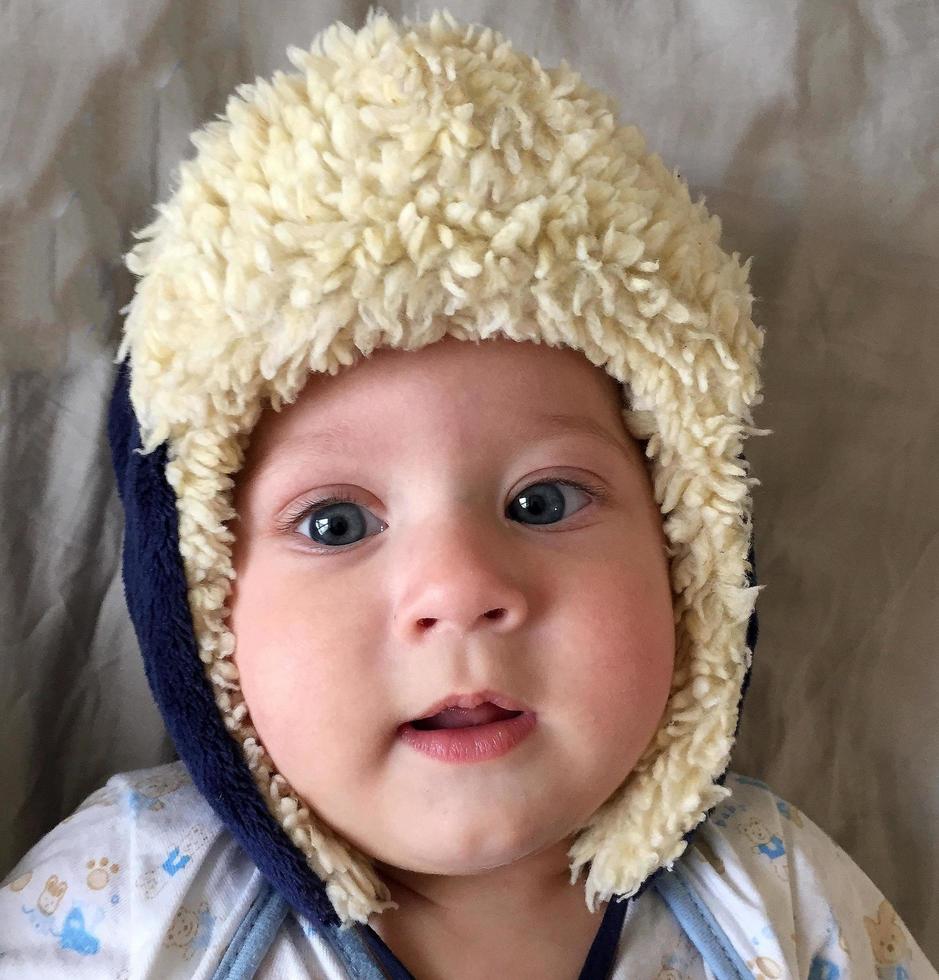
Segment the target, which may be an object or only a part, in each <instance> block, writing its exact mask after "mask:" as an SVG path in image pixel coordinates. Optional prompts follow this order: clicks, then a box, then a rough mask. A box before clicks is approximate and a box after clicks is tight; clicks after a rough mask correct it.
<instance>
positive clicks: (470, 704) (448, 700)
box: [409, 690, 531, 721]
mask: <svg viewBox="0 0 939 980" xmlns="http://www.w3.org/2000/svg"><path fill="white" fill-rule="evenodd" d="M486 701H489V702H491V703H492V704H494V705H496V706H497V707H499V708H505V709H506V711H530V710H531V709H530V708H528V707H526V706H525V705H524V704H522V702H521V701H517V700H516V699H515V698H510V697H509V696H508V695H507V694H502V693H501V692H499V691H492V690H486V691H477V692H476V693H475V694H459V693H455V694H448V695H447V696H446V697H445V698H441V699H440V700H439V701H435V702H434V703H433V704H432V705H430V707H428V708H425V709H424V711H422V712H421V713H420V714H419V715H417V716H416V717H415V718H412V719H409V720H411V721H420V720H421V719H423V718H432V717H433V716H434V715H436V714H437V713H438V712H440V711H443V710H444V708H476V707H478V706H479V705H481V704H484V703H485V702H486Z"/></svg>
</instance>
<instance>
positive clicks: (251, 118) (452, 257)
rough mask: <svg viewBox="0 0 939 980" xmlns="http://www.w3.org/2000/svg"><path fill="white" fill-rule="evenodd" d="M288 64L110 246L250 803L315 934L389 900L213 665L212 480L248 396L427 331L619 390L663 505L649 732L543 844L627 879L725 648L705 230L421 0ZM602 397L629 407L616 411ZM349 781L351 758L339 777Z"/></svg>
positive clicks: (720, 355)
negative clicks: (566, 846) (535, 352)
mask: <svg viewBox="0 0 939 980" xmlns="http://www.w3.org/2000/svg"><path fill="white" fill-rule="evenodd" d="M287 54H288V57H289V59H290V62H291V63H292V64H293V65H294V66H295V67H296V68H297V69H298V72H291V73H284V72H280V71H278V72H276V73H275V74H274V76H273V79H272V80H271V81H269V82H268V81H265V80H260V79H258V80H257V81H256V82H255V83H254V84H253V85H242V86H239V87H238V89H237V90H236V94H235V95H232V96H231V97H230V99H229V101H228V104H227V107H226V110H225V113H224V114H223V115H222V116H221V117H219V118H220V121H215V122H212V123H209V124H207V125H206V126H205V127H203V128H202V129H201V130H199V131H197V132H195V133H194V134H193V135H192V136H191V140H192V142H193V144H194V145H195V146H196V148H197V151H198V152H197V154H196V157H195V159H193V160H188V161H184V162H183V163H181V165H180V167H179V175H178V178H179V179H178V186H177V187H176V189H175V190H174V191H173V193H172V195H171V198H170V199H169V200H168V201H167V202H166V203H165V204H160V205H157V211H158V214H159V217H157V218H156V220H154V221H153V222H152V223H151V224H150V225H148V226H147V227H146V228H144V229H142V230H140V231H138V232H135V237H136V238H138V239H140V241H139V243H138V244H137V245H135V247H134V248H133V249H132V250H131V251H130V252H128V253H127V255H126V256H125V261H126V264H127V267H128V268H129V269H130V270H131V272H133V273H135V274H137V275H139V276H140V279H139V281H138V282H137V284H136V288H135V294H134V297H133V299H132V300H131V302H130V303H129V304H128V305H127V306H126V307H125V308H124V310H122V313H123V312H128V313H129V315H128V316H127V319H126V321H125V327H124V331H125V332H124V337H123V340H122V343H121V345H120V349H119V351H118V354H117V357H116V359H115V361H116V362H120V361H122V360H123V359H124V357H125V356H127V355H128V353H129V354H130V358H131V367H132V383H131V400H132V403H133V406H134V410H135V412H136V414H137V417H138V419H139V420H140V425H141V433H142V437H143V449H142V451H143V452H152V451H153V450H154V449H155V448H157V446H159V445H160V444H162V443H164V442H166V444H167V460H168V462H167V467H166V475H167V480H168V482H169V483H170V485H171V486H172V487H173V490H174V493H175V494H176V498H177V510H178V515H179V537H180V551H181V554H182V559H183V562H184V566H185V572H186V578H187V584H188V595H189V605H190V610H191V613H192V617H193V626H194V631H195V635H196V638H197V642H198V646H199V655H200V657H201V660H202V662H203V664H204V667H205V671H206V674H207V676H208V678H209V679H210V681H211V684H212V687H213V691H214V693H215V698H216V703H217V704H218V708H219V710H220V712H221V714H222V717H223V719H224V721H225V724H226V727H227V729H228V731H229V732H230V734H231V736H232V737H233V738H234V739H235V740H236V741H237V743H238V744H239V745H240V747H241V750H242V752H243V755H244V758H245V760H246V763H247V765H248V767H249V768H250V770H251V773H252V775H253V778H254V781H255V783H256V785H257V787H258V789H259V791H260V792H261V793H262V795H263V797H264V799H265V801H266V803H267V806H268V808H269V809H270V811H271V813H272V814H273V815H274V816H275V818H276V819H277V820H278V821H279V823H280V824H281V825H282V826H283V827H284V828H285V830H286V831H287V832H288V834H289V835H290V838H291V840H292V841H293V842H294V844H295V845H296V846H297V847H298V848H299V849H300V850H301V851H302V853H303V854H304V855H305V857H306V860H307V862H308V864H309V867H310V868H311V869H312V870H313V871H314V872H315V873H316V874H317V875H318V876H319V877H320V878H321V879H322V880H323V881H324V882H325V885H326V890H327V894H328V896H329V898H330V901H331V902H332V903H333V906H334V908H335V910H336V912H337V914H338V915H339V917H340V919H341V920H342V923H343V927H344V928H345V927H348V926H349V925H350V924H351V923H352V922H353V921H358V922H367V921H368V918H369V916H370V915H371V914H372V913H376V912H378V913H380V912H381V911H383V910H384V909H385V908H389V907H396V905H395V903H394V902H392V901H390V892H389V890H388V888H387V886H386V885H385V884H384V883H383V882H382V881H381V880H380V879H379V878H378V876H377V874H376V872H375V870H374V867H373V865H372V862H371V860H370V859H369V858H368V857H367V856H366V855H364V854H362V853H360V852H358V851H357V850H356V849H354V848H353V847H352V846H350V845H349V844H348V843H347V842H346V841H344V840H343V839H342V838H341V837H340V836H339V835H337V834H336V833H335V832H334V831H333V830H332V829H331V828H329V827H328V826H326V825H325V824H324V823H323V822H321V821H320V820H319V819H318V817H317V816H316V814H315V813H314V812H313V811H311V809H310V807H309V806H308V805H307V804H306V803H305V802H304V801H303V800H301V799H300V797H299V796H298V795H297V794H296V793H295V792H294V790H293V789H292V788H291V786H290V785H289V784H288V782H287V780H286V779H285V778H284V777H283V776H282V775H281V774H279V773H278V772H277V769H276V766H275V764H274V762H273V760H272V759H271V757H270V756H269V754H268V753H267V751H266V750H265V748H264V746H263V744H262V742H261V740H260V738H259V736H258V732H257V731H256V730H255V728H254V727H253V725H252V724H251V720H250V715H249V712H248V709H247V705H246V704H245V700H244V696H243V694H242V692H241V688H240V685H239V677H238V670H237V667H236V665H235V663H234V662H233V660H232V659H231V655H232V653H233V651H234V648H235V638H234V636H233V634H232V633H231V632H230V631H229V630H228V629H227V627H226V625H225V618H226V615H227V612H228V610H227V609H226V607H225V602H226V600H227V598H228V596H229V594H230V581H231V579H232V578H234V570H233V568H232V563H231V544H232V541H233V540H234V537H233V534H232V532H231V531H230V529H229V528H228V527H226V526H225V522H226V521H229V520H231V519H232V518H233V517H235V516H236V515H235V512H234V510H233V508H232V504H231V500H232V495H231V492H232V487H233V481H232V478H231V477H232V474H234V473H236V472H237V471H238V470H239V469H240V468H241V466H242V463H243V460H244V451H245V449H246V447H247V444H248V439H249V437H250V433H251V430H252V428H253V426H254V425H255V423H256V422H257V420H258V417H259V415H260V413H261V411H262V409H263V408H264V406H265V404H267V403H269V404H270V405H271V406H272V407H273V408H274V409H275V410H277V411H280V410H282V409H283V407H284V406H285V405H288V404H290V403H291V402H292V401H294V400H295V399H296V397H297V396H298V394H299V392H300V390H301V389H302V387H303V386H304V384H305V383H306V382H307V381H308V380H309V375H310V373H311V372H326V373H329V374H335V373H336V372H338V371H339V370H341V369H342V368H343V367H345V366H349V365H351V364H353V363H354V361H355V360H356V358H357V356H358V353H359V352H360V353H361V354H362V355H367V354H369V353H370V352H371V351H373V350H375V349H376V348H379V347H383V346H384V347H393V348H400V349H404V350H414V349H418V348H420V347H422V346H423V345H425V344H431V343H434V342H435V341H437V340H439V339H441V338H442V337H443V336H445V335H447V334H449V335H453V336H455V337H457V338H459V339H462V340H473V341H479V340H484V339H486V338H489V337H493V336H495V335H501V336H505V337H509V338H512V339H515V340H518V341H531V342H535V343H545V344H548V345H550V346H554V347H561V346H564V347H570V348H573V349H576V350H579V351H581V352H582V353H583V354H584V355H585V356H586V357H587V358H589V360H590V361H591V362H592V363H593V364H595V365H597V366H600V367H603V368H604V369H605V370H606V371H607V372H608V373H609V374H610V375H611V376H613V377H615V378H616V379H617V380H618V381H620V382H621V383H622V385H623V390H624V407H623V419H624V422H625V424H626V426H627V428H628V430H629V431H630V432H631V433H632V435H633V436H634V437H636V438H637V439H642V440H645V439H648V445H647V448H646V454H647V456H648V457H649V459H650V460H651V473H652V480H653V487H654V494H655V498H656V501H657V502H658V504H659V506H660V509H661V512H662V514H663V516H664V521H663V524H664V529H665V533H666V537H667V539H668V543H669V548H668V556H669V562H670V579H671V585H672V591H673V596H674V610H675V624H676V647H677V652H676V662H675V671H674V677H673V682H672V689H671V693H670V698H669V701H668V704H667V706H666V709H665V712H664V715H663V718H662V721H661V724H660V727H659V729H658V731H657V733H656V734H655V736H654V737H653V739H652V740H651V741H650V743H649V746H648V747H647V749H646V751H645V753H644V754H643V756H642V758H641V759H640V760H639V763H638V764H637V766H636V767H635V769H634V770H633V772H632V773H630V774H629V776H628V777H627V778H626V780H625V782H624V783H623V785H622V786H621V787H620V788H619V789H618V790H617V792H616V793H615V794H614V795H613V797H611V798H610V799H609V800H608V801H607V802H606V803H605V804H604V805H603V806H602V807H601V808H600V809H599V810H598V811H597V813H596V814H594V816H593V817H592V818H591V820H590V821H589V823H588V824H587V825H586V826H585V827H584V828H582V830H581V832H580V834H579V836H578V838H577V840H576V841H575V843H574V845H573V846H572V847H571V849H570V851H569V856H570V857H571V883H572V884H573V883H575V882H576V880H577V878H578V877H579V874H580V871H581V870H582V869H583V868H584V867H585V866H589V873H588V875H587V878H586V885H585V888H586V902H587V906H588V908H590V909H591V910H595V909H596V905H597V902H598V901H606V900H608V899H610V898H611V896H612V895H613V894H614V893H616V894H618V895H621V896H624V897H625V896H629V895H632V894H634V893H635V892H636V891H637V890H638V889H639V887H640V885H641V884H642V882H643V881H644V880H645V879H646V878H647V877H648V876H649V875H650V874H652V873H653V872H654V871H655V870H657V869H658V868H660V867H662V866H668V867H671V866H672V863H673V862H674V861H675V860H676V859H677V858H678V857H679V856H680V855H681V853H682V852H683V851H684V849H685V846H686V842H685V841H684V840H683V836H684V835H685V834H686V833H687V832H688V831H690V830H691V829H693V828H694V827H695V826H696V825H697V824H698V823H700V822H701V820H703V819H704V817H705V816H706V813H707V811H708V810H709V809H710V808H712V807H713V806H715V805H716V804H717V803H718V802H719V801H720V800H721V799H723V798H724V797H726V796H727V795H728V793H729V790H727V789H725V788H724V787H722V786H720V785H718V784H716V783H715V780H716V779H717V778H719V777H720V776H721V775H722V773H723V772H724V770H725V769H726V767H727V764H728V760H729V756H730V750H731V748H732V745H733V736H734V732H735V727H736V719H737V706H738V700H739V698H740V693H741V686H742V682H743V678H744V675H745V671H746V669H747V668H748V667H749V664H750V657H751V655H752V654H751V651H750V650H749V649H748V648H747V646H746V624H747V621H748V618H749V616H750V613H751V611H752V609H753V606H754V604H755V601H756V597H757V593H758V592H759V590H760V589H761V588H762V586H757V587H753V588H747V587H746V581H747V579H746V574H747V572H748V571H749V570H750V566H749V563H748V561H747V556H748V549H749V543H750V534H751V533H752V524H751V520H750V511H751V499H750V491H749V487H750V486H751V485H753V484H758V483H759V481H757V480H755V479H751V478H747V476H746V466H745V464H744V465H741V461H739V460H738V458H737V457H738V456H739V454H740V452H741V447H742V440H743V439H744V438H745V437H746V436H747V435H760V434H765V433H766V432H768V431H769V430H759V429H755V428H754V427H753V420H752V417H751V407H752V406H754V405H756V404H759V403H760V401H762V398H761V396H760V395H759V386H760V381H759V376H758V364H759V358H760V350H761V348H762V344H763V332H762V330H761V329H760V328H758V327H757V326H756V325H755V324H754V323H753V321H752V319H751V307H752V297H751V294H750V291H749V287H748V283H747V279H748V273H749V260H748V261H747V263H746V264H745V265H743V266H741V264H740V262H739V261H738V254H737V253H736V252H735V253H734V254H733V255H728V254H727V253H726V252H725V251H723V250H722V249H721V248H720V246H719V238H720V220H719V219H718V218H717V217H716V216H710V215H709V214H708V212H707V210H706V209H705V207H704V203H703V200H702V201H701V202H700V203H698V204H693V203H692V202H691V200H690V197H689V194H688V188H687V186H686V184H685V183H684V182H683V181H682V180H681V179H680V178H679V177H678V176H677V175H675V174H673V173H671V172H669V171H668V170H667V169H666V168H665V167H664V165H663V164H662V162H661V160H660V159H659V157H658V156H657V155H654V154H647V153H646V152H645V141H644V138H643V136H642V134H641V133H640V131H639V130H638V129H637V128H636V127H635V126H621V125H618V124H617V123H616V121H615V119H614V104H613V102H612V100H611V99H610V98H609V97H608V96H606V95H604V94H602V93H600V92H597V91H595V90H594V89H592V88H590V87H589V86H587V85H586V84H585V83H584V81H583V80H582V78H581V76H580V75H579V74H577V73H576V72H573V71H572V70H571V69H570V68H569V66H568V65H567V63H566V62H564V61H562V62H561V66H560V67H558V68H555V69H543V68H542V67H541V65H540V64H539V63H538V61H537V59H535V58H531V57H528V56H527V55H525V54H523V53H520V52H518V51H516V50H514V49H513V48H512V46H511V43H510V42H509V41H507V40H505V39H504V38H503V36H502V35H500V34H498V33H497V32H494V31H492V30H491V29H488V28H485V29H481V30H477V29H476V27H475V26H465V25H460V24H458V23H457V21H456V20H455V19H454V18H453V17H452V16H451V15H450V14H449V12H447V11H445V10H444V11H436V12H434V13H433V14H432V15H431V17H430V19H429V21H427V22H420V23H411V22H410V21H408V20H407V19H404V21H403V24H401V25H399V24H397V23H396V22H394V21H393V20H392V19H391V18H390V17H389V16H388V15H387V14H386V13H385V12H384V11H382V10H381V8H378V9H377V10H376V9H370V10H369V12H368V17H367V22H366V24H365V26H364V27H362V28H361V30H359V31H357V32H356V31H353V30H351V29H350V28H348V27H347V26H345V25H344V24H341V23H337V24H333V25H332V26H330V27H329V28H327V29H326V30H325V31H323V32H322V33H321V34H320V35H318V36H317V37H316V38H315V39H314V41H313V42H312V44H311V47H310V49H309V50H307V51H304V50H302V49H299V48H294V47H291V48H290V49H288V52H287ZM627 392H628V393H629V397H628V398H627V397H626V394H627ZM350 778H351V774H350Z"/></svg>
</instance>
